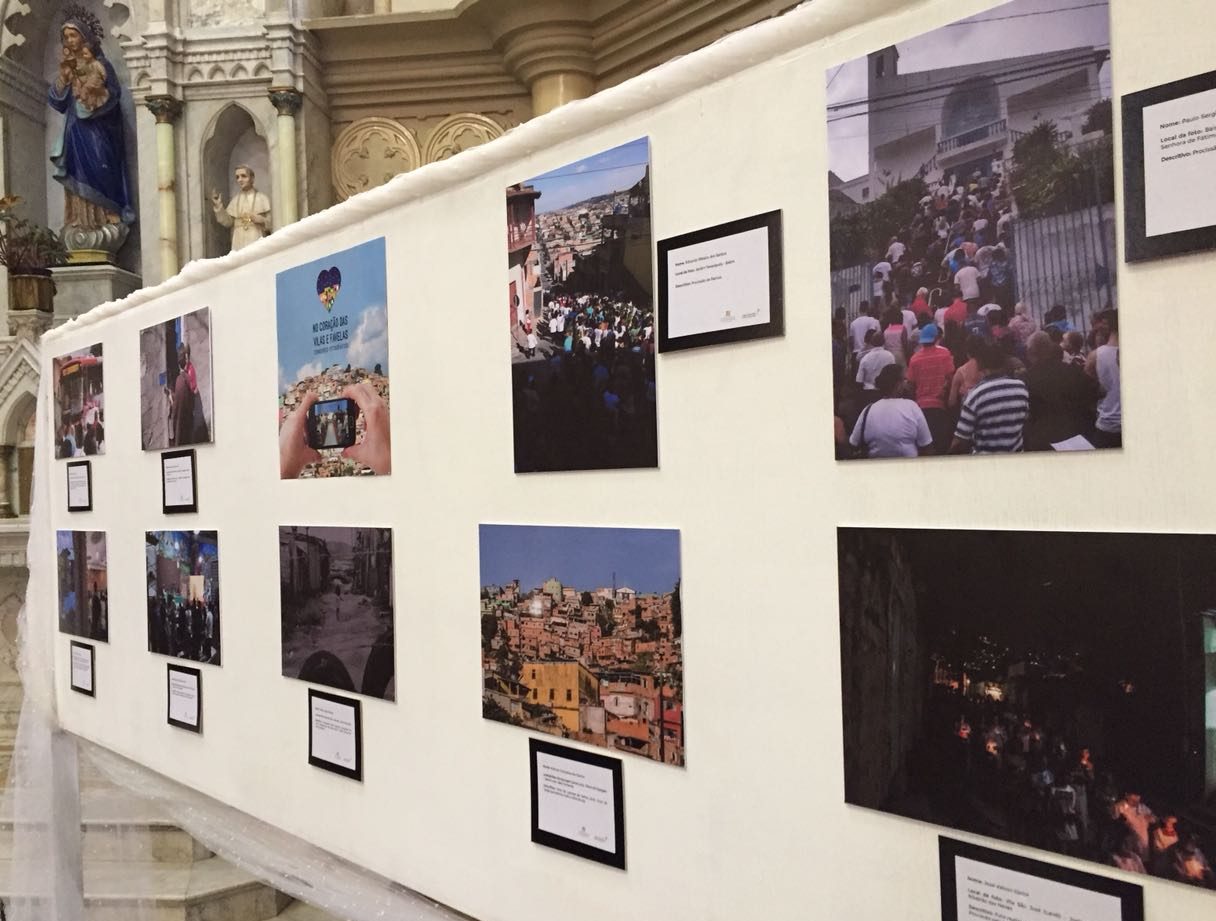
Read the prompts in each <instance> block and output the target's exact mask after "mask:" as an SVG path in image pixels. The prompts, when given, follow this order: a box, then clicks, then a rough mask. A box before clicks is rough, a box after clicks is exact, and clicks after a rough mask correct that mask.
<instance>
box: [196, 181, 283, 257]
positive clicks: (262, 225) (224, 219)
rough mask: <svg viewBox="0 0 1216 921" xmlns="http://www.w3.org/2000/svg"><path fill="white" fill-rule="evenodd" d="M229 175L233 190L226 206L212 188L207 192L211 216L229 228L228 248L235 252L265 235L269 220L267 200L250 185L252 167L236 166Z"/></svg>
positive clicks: (268, 202) (251, 182)
mask: <svg viewBox="0 0 1216 921" xmlns="http://www.w3.org/2000/svg"><path fill="white" fill-rule="evenodd" d="M233 175H234V176H235V177H236V185H237V193H236V195H234V196H233V197H232V201H230V202H228V207H227V208H225V207H224V199H223V198H221V197H220V193H219V192H217V191H215V190H214V189H213V190H212V192H211V207H212V210H213V211H214V212H215V219H216V220H217V221H219V222H220V224H222V225H223V226H224V227H231V228H232V250H233V252H235V251H236V250H238V249H244V248H245V247H246V246H248V245H249V244H250V243H256V242H257V241H258V240H260V239H262V237H264V236H266V235H267V234H269V233H270V231H271V221H270V199H269V198H268V197H267V196H266V195H265V193H263V192H259V191H258V190H257V189H255V188H254V187H253V170H251V169H250V168H249V167H248V166H238V167H237V168H236V169H235V170H234V171H233Z"/></svg>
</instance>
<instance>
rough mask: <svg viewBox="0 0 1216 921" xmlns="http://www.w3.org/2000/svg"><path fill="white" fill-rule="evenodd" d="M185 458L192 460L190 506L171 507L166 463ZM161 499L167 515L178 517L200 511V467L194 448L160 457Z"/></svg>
mask: <svg viewBox="0 0 1216 921" xmlns="http://www.w3.org/2000/svg"><path fill="white" fill-rule="evenodd" d="M184 457H188V458H190V499H191V502H190V504H189V505H185V504H182V505H170V504H169V492H168V489H167V487H166V485H165V462H166V461H170V460H180V459H182V458H184ZM160 497H161V505H162V507H163V509H164V513H165V514H166V515H177V514H182V513H186V512H197V511H198V465H197V463H196V457H195V454H194V449H193V448H184V449H183V450H181V451H164V452H163V453H162V454H161V456H160Z"/></svg>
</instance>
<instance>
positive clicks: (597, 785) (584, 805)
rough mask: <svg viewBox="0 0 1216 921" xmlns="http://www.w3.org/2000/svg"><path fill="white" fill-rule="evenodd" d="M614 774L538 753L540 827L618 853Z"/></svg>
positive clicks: (538, 810) (537, 782)
mask: <svg viewBox="0 0 1216 921" xmlns="http://www.w3.org/2000/svg"><path fill="white" fill-rule="evenodd" d="M612 779H613V778H612V771H611V770H609V769H608V768H602V767H595V766H594V765H590V764H583V762H581V761H571V760H569V759H568V758H562V757H559V756H557V755H550V754H547V753H546V752H537V753H536V786H537V790H536V805H537V817H536V827H537V828H538V829H539V830H541V831H547V832H549V833H550V834H554V835H560V836H561V837H563V838H568V839H570V840H571V841H578V842H579V843H581V844H586V845H589V846H591V847H594V848H599V849H600V850H603V851H608V852H609V853H613V852H614V851H615V850H616V802H615V798H614V795H613V785H612Z"/></svg>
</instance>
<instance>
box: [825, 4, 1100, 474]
mask: <svg viewBox="0 0 1216 921" xmlns="http://www.w3.org/2000/svg"><path fill="white" fill-rule="evenodd" d="M1108 7H1109V5H1108V4H1107V3H1106V2H1102V0H1096V2H1088V3H1084V4H1071V5H1061V4H1060V3H1058V2H1056V0H1013V2H1010V3H1006V4H1004V5H1002V6H997V7H993V8H992V9H990V10H986V11H985V12H983V13H980V14H978V15H976V16H973V17H971V18H969V19H964V20H961V21H958V22H952V23H949V24H948V25H945V26H943V27H941V28H938V29H935V30H933V31H931V32H927V33H925V34H923V35H919V36H916V37H913V38H909V39H907V40H905V41H900V42H897V43H896V44H894V45H890V46H888V47H886V48H879V49H875V50H874V51H872V52H871V53H870V54H868V55H866V56H865V57H863V58H858V59H856V60H852V61H847V62H845V63H843V64H840V65H838V66H835V67H832V68H830V69H829V70H828V72H827V75H826V81H827V97H828V118H827V130H828V159H829V170H830V171H829V173H828V200H829V220H830V246H831V305H832V318H831V326H832V361H833V387H834V403H835V407H836V413H835V444H836V456H837V458H839V459H842V460H846V459H856V458H885V457H915V456H918V455H924V454H999V453H1014V452H1021V451H1089V450H1095V449H1108V448H1118V447H1122V443H1123V418H1122V401H1121V391H1120V365H1119V317H1118V299H1117V287H1116V281H1117V278H1116V275H1115V263H1116V261H1117V258H1118V254H1117V250H1116V247H1115V205H1114V145H1113V130H1112V111H1111V89H1110V87H1111V59H1110V10H1109V8H1108Z"/></svg>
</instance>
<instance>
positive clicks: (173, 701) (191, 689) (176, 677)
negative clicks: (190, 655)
mask: <svg viewBox="0 0 1216 921" xmlns="http://www.w3.org/2000/svg"><path fill="white" fill-rule="evenodd" d="M168 667H169V676H168V677H169V682H168V700H169V725H170V726H177V727H178V728H179V729H189V730H190V731H191V732H202V731H203V676H202V672H200V671H199V670H198V669H197V668H190V667H189V666H187V665H174V664H173V663H171V662H170V663H168Z"/></svg>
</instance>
